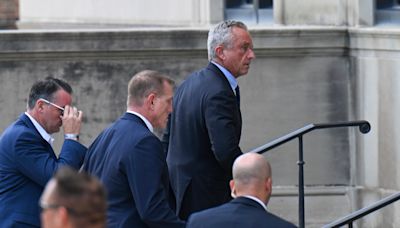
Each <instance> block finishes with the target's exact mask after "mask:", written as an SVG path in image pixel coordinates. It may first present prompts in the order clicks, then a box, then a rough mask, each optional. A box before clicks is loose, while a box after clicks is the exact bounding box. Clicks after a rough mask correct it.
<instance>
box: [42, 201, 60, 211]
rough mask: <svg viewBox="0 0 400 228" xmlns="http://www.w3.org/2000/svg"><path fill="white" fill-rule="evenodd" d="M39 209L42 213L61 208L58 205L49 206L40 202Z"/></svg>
mask: <svg viewBox="0 0 400 228" xmlns="http://www.w3.org/2000/svg"><path fill="white" fill-rule="evenodd" d="M39 207H40V209H41V210H42V211H45V210H48V209H57V208H59V207H61V205H58V204H50V203H45V202H42V201H40V202H39Z"/></svg>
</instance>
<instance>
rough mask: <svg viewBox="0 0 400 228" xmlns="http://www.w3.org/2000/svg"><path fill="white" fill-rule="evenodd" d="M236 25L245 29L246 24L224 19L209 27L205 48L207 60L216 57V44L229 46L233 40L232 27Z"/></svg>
mask: <svg viewBox="0 0 400 228" xmlns="http://www.w3.org/2000/svg"><path fill="white" fill-rule="evenodd" d="M234 27H238V28H241V29H244V30H246V31H247V26H246V25H245V24H244V23H243V22H240V21H234V20H226V21H222V22H220V23H219V24H217V25H216V26H215V27H213V28H211V29H210V31H209V32H208V40H207V49H208V60H210V61H211V60H213V59H215V57H216V53H215V48H216V47H217V46H218V45H221V44H222V45H224V46H226V47H230V45H231V44H232V40H233V34H232V28H234Z"/></svg>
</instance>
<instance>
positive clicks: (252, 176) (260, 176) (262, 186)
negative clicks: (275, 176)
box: [231, 153, 272, 202]
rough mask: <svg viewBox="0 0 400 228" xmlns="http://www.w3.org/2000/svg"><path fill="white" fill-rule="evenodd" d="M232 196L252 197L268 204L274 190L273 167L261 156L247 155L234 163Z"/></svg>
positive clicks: (255, 154)
mask: <svg viewBox="0 0 400 228" xmlns="http://www.w3.org/2000/svg"><path fill="white" fill-rule="evenodd" d="M232 174H233V180H232V181H231V189H232V194H233V195H235V196H241V195H251V196H254V197H257V198H259V199H260V200H262V201H263V202H267V201H268V199H269V196H270V195H271V190H272V179H271V166H270V164H269V163H268V161H267V160H266V159H265V158H264V157H263V156H262V155H260V154H257V153H246V154H243V155H241V156H239V157H238V158H237V159H236V160H235V162H234V163H233V168H232Z"/></svg>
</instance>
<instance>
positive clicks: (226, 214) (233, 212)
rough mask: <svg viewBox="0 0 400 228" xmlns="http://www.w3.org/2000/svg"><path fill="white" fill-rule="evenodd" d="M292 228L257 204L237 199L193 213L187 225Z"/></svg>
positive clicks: (242, 198)
mask: <svg viewBox="0 0 400 228" xmlns="http://www.w3.org/2000/svg"><path fill="white" fill-rule="evenodd" d="M220 227H229V228H260V227H271V228H294V227H296V226H294V225H293V224H292V223H289V222H287V221H285V220H283V219H281V218H279V217H277V216H276V215H273V214H271V213H269V212H267V211H265V209H264V208H263V207H262V206H261V205H260V204H258V202H256V201H254V200H252V199H249V198H245V197H238V198H236V199H234V200H232V201H231V202H229V203H226V204H224V205H221V206H219V207H215V208H211V209H208V210H205V211H201V212H198V213H194V214H193V215H192V216H191V217H190V218H189V221H188V223H187V228H220Z"/></svg>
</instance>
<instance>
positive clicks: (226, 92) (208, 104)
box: [163, 63, 242, 219]
mask: <svg viewBox="0 0 400 228" xmlns="http://www.w3.org/2000/svg"><path fill="white" fill-rule="evenodd" d="M241 129H242V118H241V113H240V107H239V105H238V102H237V100H236V96H235V94H234V92H233V91H232V88H231V86H230V84H229V82H228V80H227V79H226V78H225V76H224V75H223V73H222V72H221V71H220V70H219V69H218V68H217V67H216V66H215V65H214V64H212V63H209V64H208V66H207V67H206V68H204V69H202V70H200V71H199V72H195V73H193V74H192V75H190V76H189V77H188V78H187V79H186V80H185V81H184V82H183V83H182V84H181V85H180V86H179V88H178V89H177V90H176V92H175V95H174V101H173V111H172V114H171V117H170V120H169V123H168V127H167V130H166V132H165V134H164V137H163V143H164V146H165V147H166V148H168V151H167V152H168V156H167V163H168V169H169V173H170V180H171V185H172V189H173V190H174V193H175V196H176V208H177V212H178V213H179V215H180V217H181V218H182V219H186V218H187V217H188V215H190V214H191V213H192V212H196V211H200V210H203V209H206V208H210V207H214V206H217V205H220V204H223V203H225V202H228V201H229V200H230V199H231V197H230V189H229V181H230V179H231V169H232V164H233V161H234V160H235V158H236V157H238V156H239V155H241V154H242V152H241V150H240V148H239V140H240V135H241Z"/></svg>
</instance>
